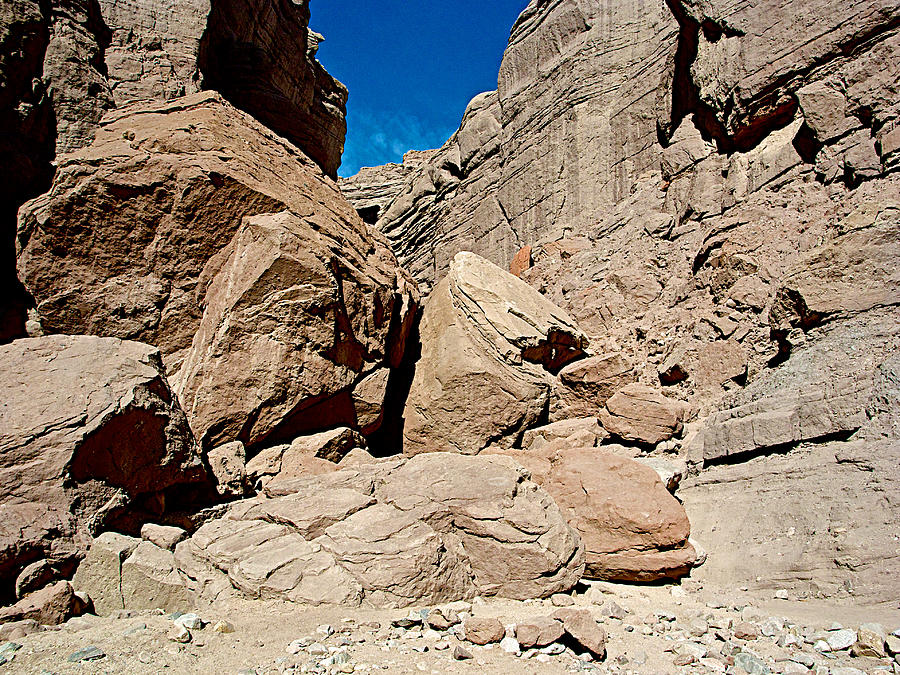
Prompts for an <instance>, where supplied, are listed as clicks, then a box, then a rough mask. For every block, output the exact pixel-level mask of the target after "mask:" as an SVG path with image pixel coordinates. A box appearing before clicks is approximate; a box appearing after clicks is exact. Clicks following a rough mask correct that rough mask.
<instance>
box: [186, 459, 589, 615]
mask: <svg viewBox="0 0 900 675" xmlns="http://www.w3.org/2000/svg"><path fill="white" fill-rule="evenodd" d="M323 461H324V460H323ZM272 485H275V483H272V484H270V487H271V486H272ZM278 485H279V487H281V488H283V490H270V489H269V488H267V490H266V495H260V496H258V497H256V498H254V499H246V500H242V501H238V502H234V503H232V504H231V505H229V507H228V508H227V509H226V510H225V511H224V512H223V514H222V515H221V517H219V518H216V519H213V520H211V521H209V522H207V523H206V524H204V525H203V526H202V527H200V528H199V529H198V530H197V531H196V532H195V533H194V535H193V536H192V537H191V538H190V539H189V540H187V541H185V542H182V543H180V544H179V545H178V546H177V547H176V549H175V560H176V564H177V566H178V569H179V570H181V571H182V572H183V573H184V575H185V577H186V578H189V579H190V580H191V581H189V582H188V586H189V587H190V588H191V590H192V591H193V592H194V593H195V596H196V597H203V598H215V597H222V596H223V594H227V593H228V592H229V589H232V590H233V589H236V590H237V591H239V592H241V593H243V594H244V595H247V596H250V597H261V598H280V599H284V600H289V601H293V602H302V603H309V604H341V605H350V606H355V605H358V604H360V603H361V602H364V603H367V604H370V605H375V606H381V607H403V606H408V605H414V604H435V603H439V602H443V601H452V600H460V599H465V598H469V597H472V596H475V595H485V596H488V595H498V596H501V597H510V598H518V599H526V598H534V597H547V596H549V595H552V594H553V593H557V592H564V591H568V590H570V589H571V588H573V587H574V585H575V584H576V583H577V582H578V580H579V579H580V578H581V576H582V571H583V562H582V561H583V551H582V548H581V542H580V540H579V538H578V535H577V534H576V533H575V531H574V530H573V529H572V528H571V527H570V526H569V525H567V524H566V522H565V521H564V519H563V516H562V514H561V513H560V511H559V509H558V508H557V506H556V504H555V503H554V502H553V500H552V499H550V497H549V496H548V495H547V494H546V493H545V492H544V491H543V490H541V489H540V488H539V487H538V486H537V485H535V484H534V483H532V482H531V481H529V480H528V479H527V474H526V473H525V472H524V470H523V469H522V468H521V467H520V466H518V465H516V464H515V463H514V462H512V461H511V460H509V459H508V458H505V457H497V456H484V457H467V456H463V455H459V454H455V453H453V454H451V453H428V454H423V455H418V456H416V457H412V458H391V459H387V460H382V461H378V462H375V463H372V464H365V465H357V466H353V467H348V468H342V469H339V470H336V471H333V472H329V473H327V474H322V475H318V476H316V475H310V474H307V475H305V476H304V477H299V478H294V479H290V480H285V481H282V482H281V483H279V484H278ZM223 582H224V584H223Z"/></svg>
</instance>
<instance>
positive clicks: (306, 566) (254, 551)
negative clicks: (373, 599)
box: [189, 519, 362, 607]
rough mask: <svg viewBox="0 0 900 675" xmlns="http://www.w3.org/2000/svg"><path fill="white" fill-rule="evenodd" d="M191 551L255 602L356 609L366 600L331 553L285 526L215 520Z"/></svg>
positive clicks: (193, 539) (197, 536) (195, 539)
mask: <svg viewBox="0 0 900 675" xmlns="http://www.w3.org/2000/svg"><path fill="white" fill-rule="evenodd" d="M189 549H190V553H191V555H193V556H194V557H196V558H199V559H200V560H201V561H204V562H206V563H208V564H209V565H211V566H213V567H215V568H217V569H218V570H219V571H220V572H222V573H224V574H226V575H227V577H228V579H229V581H230V582H231V584H233V585H234V587H235V588H237V589H239V590H240V591H241V592H243V593H244V594H245V595H247V596H249V597H254V598H262V599H272V598H278V599H282V600H289V601H291V602H298V603H305V604H310V605H320V604H340V605H346V606H351V607H353V606H357V605H359V603H360V600H361V598H362V587H361V586H360V585H359V583H358V582H357V581H356V580H355V579H354V578H353V576H352V575H351V574H350V573H348V572H347V571H346V570H345V569H344V568H342V567H341V566H339V565H337V563H336V562H335V559H334V557H333V556H332V555H331V554H330V553H328V552H326V551H325V550H323V548H322V547H321V546H320V545H318V544H316V543H314V542H310V541H307V540H306V539H305V538H304V537H302V536H300V535H299V534H297V533H296V532H294V531H292V529H291V528H290V527H286V526H284V525H277V524H275V523H267V522H264V521H261V520H247V521H236V520H229V519H221V520H214V521H211V522H209V523H207V524H206V525H203V526H202V527H201V528H200V529H198V530H197V532H195V533H194V536H193V537H191V540H190V544H189Z"/></svg>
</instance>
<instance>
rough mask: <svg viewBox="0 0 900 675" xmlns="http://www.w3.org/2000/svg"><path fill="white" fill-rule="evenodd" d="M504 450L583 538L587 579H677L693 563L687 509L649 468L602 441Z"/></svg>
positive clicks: (694, 557) (685, 572)
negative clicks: (594, 445) (599, 443)
mask: <svg viewBox="0 0 900 675" xmlns="http://www.w3.org/2000/svg"><path fill="white" fill-rule="evenodd" d="M506 453H507V454H508V455H509V456H510V457H512V458H513V459H515V460H516V461H517V462H520V463H521V464H523V465H524V466H525V467H526V468H528V469H529V470H530V472H531V476H532V479H533V480H534V481H535V482H536V483H538V484H539V485H540V486H541V487H542V488H544V489H545V490H546V491H547V492H548V493H549V494H550V496H551V497H553V499H554V500H555V501H556V503H557V504H558V505H559V508H560V510H561V511H562V512H563V514H564V515H565V517H566V518H567V519H568V521H569V524H570V525H571V526H572V527H574V528H575V529H576V530H577V531H578V533H579V534H580V535H581V538H582V541H584V549H585V576H587V577H589V578H592V579H606V580H611V581H642V582H645V581H654V580H656V579H664V578H678V577H680V576H684V575H685V574H687V573H688V572H689V571H690V569H691V567H692V566H693V565H694V563H695V562H696V559H697V554H696V552H695V550H694V548H693V546H692V545H691V544H690V543H689V542H688V537H689V536H690V533H691V525H690V522H689V521H688V517H687V514H686V513H685V511H684V507H683V506H682V505H681V504H680V503H679V501H678V500H677V499H675V497H673V496H672V495H671V494H670V493H669V491H668V490H667V489H666V486H665V485H664V484H663V483H662V481H661V480H660V478H659V475H658V474H657V472H656V471H655V470H654V469H652V468H650V467H649V466H645V465H644V464H641V463H638V462H636V461H634V460H632V459H629V458H627V457H622V456H619V455H615V454H612V453H611V452H609V451H607V450H605V449H604V448H603V447H602V446H601V447H597V448H591V447H586V448H583V447H578V446H577V445H568V446H567V445H565V444H564V443H557V444H554V445H552V446H549V447H540V446H538V447H537V448H535V449H532V450H528V451H519V450H508V451H506Z"/></svg>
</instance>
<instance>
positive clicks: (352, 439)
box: [247, 427, 366, 486]
mask: <svg viewBox="0 0 900 675" xmlns="http://www.w3.org/2000/svg"><path fill="white" fill-rule="evenodd" d="M365 447H366V439H365V438H363V436H362V435H361V434H359V433H357V432H355V431H353V430H352V429H349V428H347V427H338V428H337V429H331V430H329V431H323V432H320V433H318V434H311V435H309V436H298V437H297V438H295V439H294V440H293V441H292V442H291V444H290V445H275V446H272V447H270V448H266V449H265V450H263V451H262V452H260V453H259V454H258V455H257V456H256V457H254V458H253V459H251V460H250V461H249V462H248V463H247V476H248V478H249V480H250V481H251V483H252V484H254V485H257V484H260V485H263V486H265V485H267V484H268V483H269V482H270V481H272V480H277V481H283V480H289V479H292V478H299V477H302V476H304V475H306V474H313V475H316V474H321V473H327V472H329V471H336V470H337V468H338V467H337V464H338V463H340V462H341V460H343V459H344V458H345V457H346V456H347V455H348V454H349V453H350V452H351V451H352V450H354V449H355V448H365Z"/></svg>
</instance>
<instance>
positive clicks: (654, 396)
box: [599, 384, 684, 445]
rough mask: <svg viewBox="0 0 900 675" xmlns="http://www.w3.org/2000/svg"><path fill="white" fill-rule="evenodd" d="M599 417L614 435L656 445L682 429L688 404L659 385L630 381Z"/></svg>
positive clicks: (605, 427) (610, 400)
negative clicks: (669, 394)
mask: <svg viewBox="0 0 900 675" xmlns="http://www.w3.org/2000/svg"><path fill="white" fill-rule="evenodd" d="M599 418H600V423H601V424H602V425H603V428H604V429H606V430H607V431H608V432H609V433H610V434H612V435H613V436H618V437H619V438H622V439H624V440H626V441H632V442H635V443H644V444H647V445H656V444H657V443H660V442H661V441H665V440H668V439H670V438H672V437H673V436H676V435H678V434H680V433H681V430H682V428H683V424H682V420H683V419H684V405H683V404H682V403H681V402H680V401H676V400H674V399H671V398H669V397H667V396H664V395H663V394H662V393H661V392H659V391H658V390H656V389H651V388H650V387H646V386H644V385H641V384H630V385H628V386H626V387H623V388H622V389H620V390H619V391H618V392H616V394H615V395H614V396H612V397H611V398H610V399H609V400H608V401H607V402H606V407H605V408H604V409H603V410H601V411H600V413H599Z"/></svg>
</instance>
